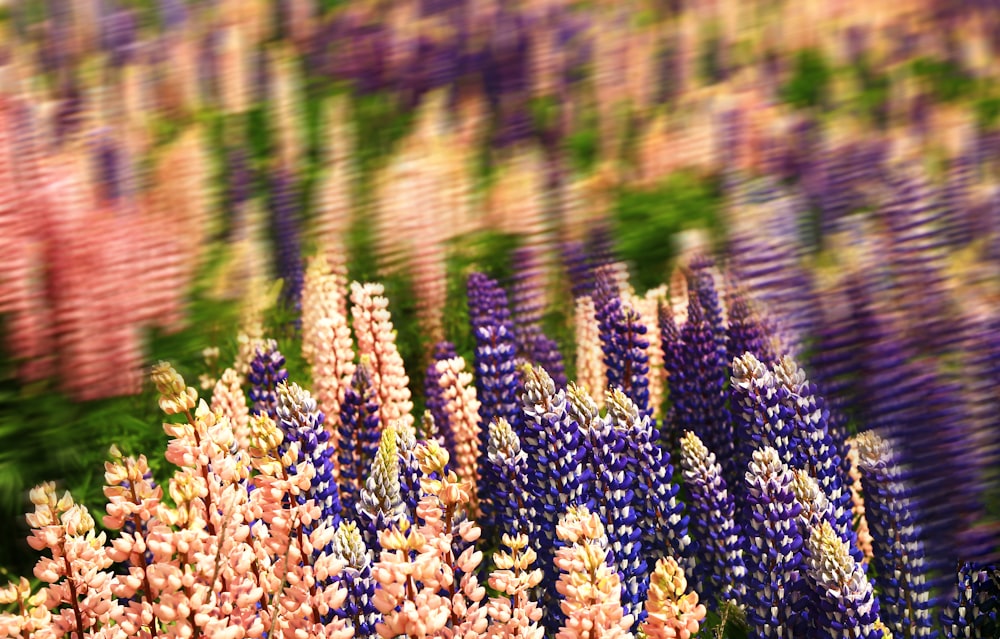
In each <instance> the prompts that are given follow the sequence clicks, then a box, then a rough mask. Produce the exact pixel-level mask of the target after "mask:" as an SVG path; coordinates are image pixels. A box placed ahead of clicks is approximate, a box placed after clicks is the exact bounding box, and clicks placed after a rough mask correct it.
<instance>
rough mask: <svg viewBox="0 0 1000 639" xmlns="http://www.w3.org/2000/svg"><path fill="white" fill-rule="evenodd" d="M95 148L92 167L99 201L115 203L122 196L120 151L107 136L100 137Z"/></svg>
mask: <svg viewBox="0 0 1000 639" xmlns="http://www.w3.org/2000/svg"><path fill="white" fill-rule="evenodd" d="M95 147H96V148H95V149H94V165H95V168H96V169H97V170H96V173H97V185H98V187H99V191H100V195H101V199H103V200H104V201H106V202H115V201H117V200H118V198H120V197H121V196H122V195H123V193H122V177H123V176H122V159H123V158H122V156H121V149H119V148H118V147H117V145H115V143H114V142H113V141H112V140H111V139H110V138H109V137H108V136H107V135H102V136H101V137H100V139H99V140H98V142H97V144H96V145H95Z"/></svg>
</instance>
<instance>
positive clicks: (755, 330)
mask: <svg viewBox="0 0 1000 639" xmlns="http://www.w3.org/2000/svg"><path fill="white" fill-rule="evenodd" d="M728 308H729V313H728V318H727V319H728V322H727V324H726V338H727V341H726V347H727V349H728V351H727V356H726V362H729V363H731V362H732V361H733V360H734V359H736V358H737V357H739V356H741V355H743V353H753V354H754V355H755V356H756V357H757V359H759V360H761V361H763V362H771V361H774V360H775V359H776V357H775V354H774V346H773V344H772V343H771V339H770V337H769V336H768V334H767V328H766V327H765V325H764V323H763V322H762V321H761V320H760V317H759V316H758V315H757V313H756V312H755V310H754V308H753V304H752V302H751V301H750V300H749V299H748V298H747V296H746V294H745V293H744V292H743V291H741V290H739V289H735V288H733V289H731V290H730V291H729V304H728Z"/></svg>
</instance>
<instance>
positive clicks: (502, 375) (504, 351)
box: [468, 273, 544, 565]
mask: <svg viewBox="0 0 1000 639" xmlns="http://www.w3.org/2000/svg"><path fill="white" fill-rule="evenodd" d="M468 299H469V321H470V323H471V324H472V336H473V338H474V339H475V340H476V350H475V369H476V371H475V372H476V374H475V380H476V397H477V399H478V400H479V402H480V404H479V423H480V424H490V423H492V422H493V420H494V419H498V418H501V417H502V418H504V419H506V420H507V422H508V423H509V424H510V425H511V426H513V427H514V431H515V432H517V433H518V434H519V435H520V434H521V433H520V425H521V412H520V410H519V408H518V407H519V402H518V398H517V384H518V380H517V370H516V365H517V363H516V357H517V347H516V345H515V342H514V326H513V323H512V322H511V319H510V310H509V309H508V307H507V296H506V295H505V294H504V292H503V289H502V288H500V286H499V285H498V284H497V283H496V281H494V280H492V279H490V278H488V277H486V276H485V275H483V274H481V273H473V274H471V275H470V276H469V280H468ZM488 447H489V433H488V432H487V429H480V431H479V456H478V458H477V462H476V465H477V467H478V468H479V469H480V480H481V483H480V484H479V485H478V486H477V493H478V494H480V495H482V496H483V499H481V500H480V504H479V507H480V512H481V516H480V521H481V522H482V524H483V526H485V527H486V528H487V529H490V528H491V527H492V525H493V503H492V501H491V498H490V496H489V495H490V491H489V488H488V486H490V485H492V483H494V482H493V478H492V477H490V476H489V466H488V464H487V463H486V459H487V454H488V453H487V450H488ZM543 565H544V564H543Z"/></svg>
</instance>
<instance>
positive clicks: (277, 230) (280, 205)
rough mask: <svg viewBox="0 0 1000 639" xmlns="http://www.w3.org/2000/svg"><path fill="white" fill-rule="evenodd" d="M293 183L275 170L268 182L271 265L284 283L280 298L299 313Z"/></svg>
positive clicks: (301, 272)
mask: <svg viewBox="0 0 1000 639" xmlns="http://www.w3.org/2000/svg"><path fill="white" fill-rule="evenodd" d="M293 182H294V180H293V178H292V176H291V175H289V173H288V171H286V170H283V169H278V170H277V171H275V175H274V178H273V180H272V181H271V199H270V205H271V226H272V231H273V233H274V251H275V260H274V262H275V266H276V267H277V270H278V275H279V277H281V279H282V280H283V281H284V285H283V286H282V287H281V297H282V299H283V300H284V301H285V303H286V304H287V305H288V306H289V307H290V308H293V309H295V311H296V312H298V311H299V310H300V305H301V303H302V284H303V281H304V278H305V271H304V270H303V269H304V267H303V263H302V247H301V245H300V239H299V219H298V214H299V213H298V201H297V198H298V196H297V194H296V191H295V186H294V184H293Z"/></svg>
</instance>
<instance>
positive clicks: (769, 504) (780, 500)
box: [743, 446, 803, 639]
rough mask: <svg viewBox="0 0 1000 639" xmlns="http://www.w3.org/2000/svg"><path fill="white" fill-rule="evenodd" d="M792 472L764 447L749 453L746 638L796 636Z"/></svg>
mask: <svg viewBox="0 0 1000 639" xmlns="http://www.w3.org/2000/svg"><path fill="white" fill-rule="evenodd" d="M792 481H793V475H792V472H791V470H789V468H788V466H787V465H786V464H785V463H784V462H782V461H781V457H780V456H779V454H778V451H777V450H775V449H774V448H771V447H770V446H766V447H764V448H761V449H760V450H758V451H756V452H754V454H753V459H752V460H751V462H750V466H749V470H748V471H747V473H746V482H747V500H748V501H749V513H750V515H749V521H748V522H747V526H746V528H745V529H744V539H745V544H746V546H745V547H744V550H743V560H744V562H746V569H747V576H748V579H747V584H746V596H745V598H744V602H745V605H746V608H747V619H748V621H749V622H750V636H751V637H760V638H761V639H763V638H764V637H774V638H777V637H786V638H788V639H791V638H792V637H799V636H802V629H801V628H799V625H800V624H801V623H802V622H803V619H802V618H801V616H800V615H799V614H798V612H797V610H796V595H797V591H798V584H797V582H798V580H799V570H800V566H801V563H802V555H801V553H800V552H799V550H800V549H801V547H802V536H801V534H800V533H799V529H798V524H797V521H796V519H797V517H798V515H799V512H800V511H801V507H800V506H799V505H798V504H797V503H796V501H795V494H794V492H793V491H792Z"/></svg>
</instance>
